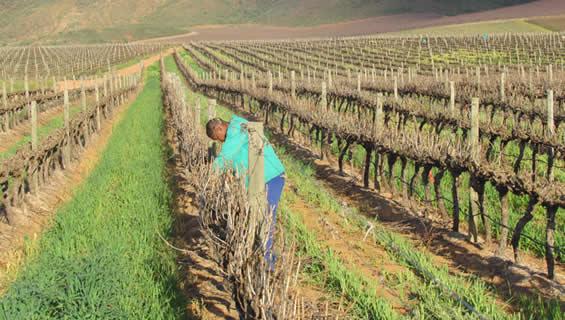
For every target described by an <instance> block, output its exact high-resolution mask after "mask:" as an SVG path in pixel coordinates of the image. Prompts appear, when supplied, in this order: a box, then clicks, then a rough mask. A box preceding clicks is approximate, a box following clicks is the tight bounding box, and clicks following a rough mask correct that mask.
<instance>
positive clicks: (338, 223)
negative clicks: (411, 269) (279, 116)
mask: <svg viewBox="0 0 565 320" xmlns="http://www.w3.org/2000/svg"><path fill="white" fill-rule="evenodd" d="M285 189H286V191H285V192H294V191H293V190H294V187H293V184H292V181H288V185H287V186H286V187H285ZM297 196H298V195H297ZM291 209H292V212H293V213H295V214H298V215H299V216H300V217H301V219H302V221H303V223H304V225H305V226H306V228H307V229H308V231H310V232H313V233H314V234H315V236H316V239H317V240H318V241H319V242H320V244H321V245H322V246H323V247H325V248H331V250H332V252H333V253H335V254H336V255H337V256H339V258H340V260H341V261H342V262H343V263H344V265H345V266H346V267H347V268H348V269H349V270H354V272H356V273H359V274H361V275H363V276H364V277H365V278H366V279H368V280H370V281H371V284H372V285H373V286H374V287H375V289H376V291H375V292H374V293H375V294H376V295H377V296H380V297H382V298H384V299H386V300H387V301H388V302H389V303H390V304H391V305H392V307H393V308H394V309H395V310H396V311H398V312H400V313H401V314H404V313H406V312H408V311H409V310H407V309H406V307H407V306H406V305H405V304H404V303H403V301H401V297H400V295H399V291H398V290H393V289H392V288H389V287H387V286H385V285H384V275H383V274H384V273H385V272H386V273H388V274H395V273H400V272H406V271H408V269H407V268H405V267H403V266H401V265H399V264H398V263H396V262H394V261H392V260H391V258H390V256H389V255H388V253H387V252H386V251H385V250H384V249H383V248H381V247H379V246H377V245H376V244H375V243H374V242H373V241H372V237H365V235H364V232H363V231H362V230H359V229H358V228H355V227H353V226H351V225H348V224H349V222H347V217H344V216H339V215H337V214H336V213H332V212H328V211H324V210H321V209H319V208H315V207H312V206H310V205H308V204H307V203H306V202H305V201H304V200H302V199H300V198H299V196H298V199H297V200H296V201H294V203H293V204H292V206H291Z"/></svg>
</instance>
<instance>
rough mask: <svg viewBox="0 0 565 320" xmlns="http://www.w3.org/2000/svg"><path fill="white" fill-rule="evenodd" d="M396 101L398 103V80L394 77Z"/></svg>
mask: <svg viewBox="0 0 565 320" xmlns="http://www.w3.org/2000/svg"><path fill="white" fill-rule="evenodd" d="M394 99H395V100H396V101H398V78H397V77H396V76H394Z"/></svg>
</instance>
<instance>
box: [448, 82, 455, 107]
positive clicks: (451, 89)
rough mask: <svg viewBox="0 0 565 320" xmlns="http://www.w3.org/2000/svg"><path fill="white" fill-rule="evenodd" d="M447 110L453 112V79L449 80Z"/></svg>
mask: <svg viewBox="0 0 565 320" xmlns="http://www.w3.org/2000/svg"><path fill="white" fill-rule="evenodd" d="M449 111H450V112H451V114H452V115H453V114H455V81H449Z"/></svg>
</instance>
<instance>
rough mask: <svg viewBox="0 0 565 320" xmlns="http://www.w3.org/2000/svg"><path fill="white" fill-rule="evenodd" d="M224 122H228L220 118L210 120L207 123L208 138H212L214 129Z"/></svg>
mask: <svg viewBox="0 0 565 320" xmlns="http://www.w3.org/2000/svg"><path fill="white" fill-rule="evenodd" d="M224 123H226V122H225V121H224V120H222V119H220V118H214V119H212V120H209V121H208V123H206V135H208V138H210V139H212V134H214V129H216V127H217V126H219V125H221V124H224Z"/></svg>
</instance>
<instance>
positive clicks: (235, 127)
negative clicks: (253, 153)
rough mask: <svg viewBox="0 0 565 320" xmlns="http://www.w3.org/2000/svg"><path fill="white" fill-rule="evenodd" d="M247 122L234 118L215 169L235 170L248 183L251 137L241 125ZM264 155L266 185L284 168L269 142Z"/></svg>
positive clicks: (215, 163) (282, 171)
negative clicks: (243, 176) (244, 177)
mask: <svg viewBox="0 0 565 320" xmlns="http://www.w3.org/2000/svg"><path fill="white" fill-rule="evenodd" d="M247 122H248V121H247V120H245V119H243V118H241V117H238V116H236V115H234V116H232V118H231V121H230V123H229V126H228V130H227V133H226V140H225V141H224V143H223V144H222V151H220V154H219V155H218V157H216V159H215V160H214V168H216V169H219V170H222V169H226V168H233V169H235V171H236V173H237V174H238V175H245V176H246V182H247V181H248V180H249V179H248V177H247V176H248V170H249V163H248V161H249V159H248V152H249V137H248V134H247V130H245V129H244V128H242V127H241V125H242V124H244V123H247ZM263 155H264V159H265V184H266V183H267V182H269V181H270V180H271V179H273V178H275V177H278V176H280V175H281V174H283V173H284V167H283V165H282V163H281V161H280V160H279V158H278V157H277V155H276V154H275V150H273V147H272V146H271V144H270V143H268V142H266V145H265V148H264V150H263Z"/></svg>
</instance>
